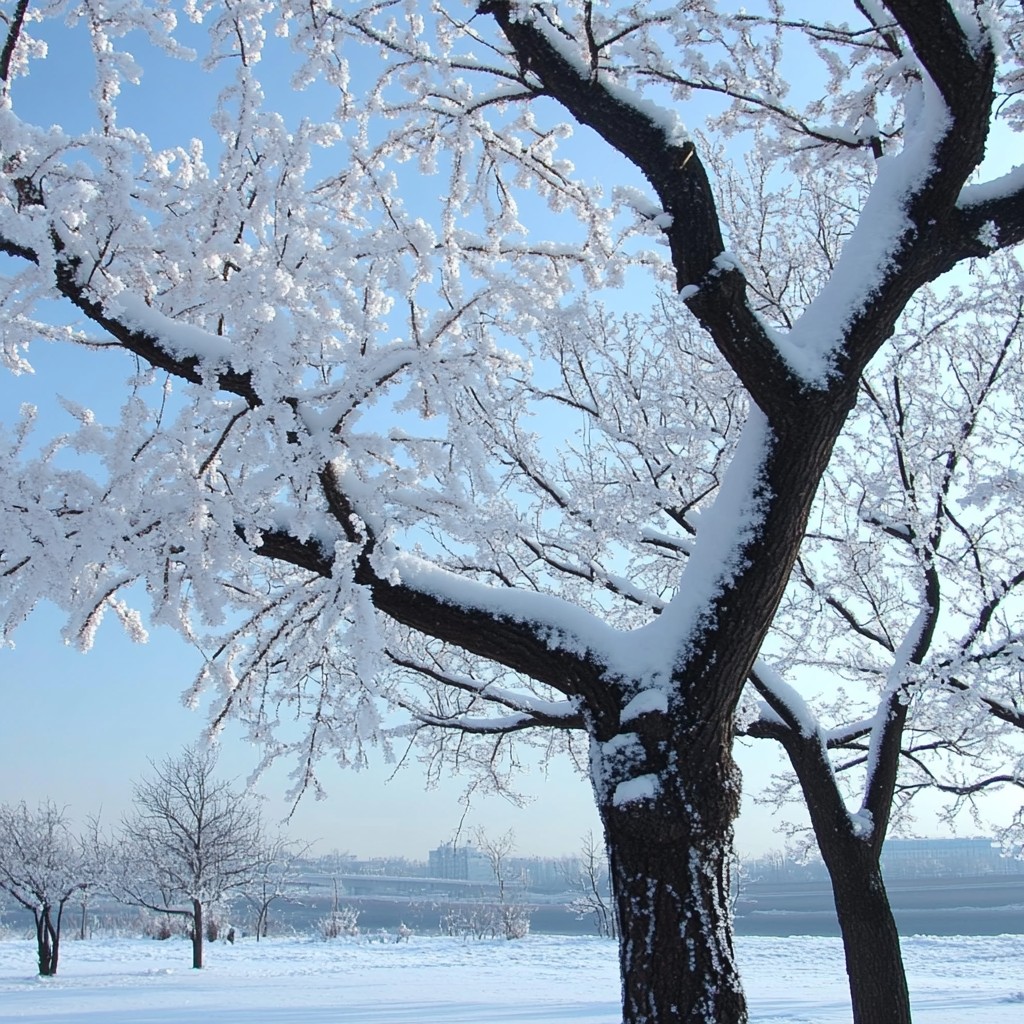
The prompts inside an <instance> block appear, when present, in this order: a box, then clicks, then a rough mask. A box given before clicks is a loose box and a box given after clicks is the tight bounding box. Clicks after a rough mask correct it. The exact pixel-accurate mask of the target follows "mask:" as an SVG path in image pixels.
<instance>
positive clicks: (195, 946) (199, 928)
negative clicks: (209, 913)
mask: <svg viewBox="0 0 1024 1024" xmlns="http://www.w3.org/2000/svg"><path fill="white" fill-rule="evenodd" d="M202 966H203V904H202V903H201V902H200V901H199V900H193V901H192V967H193V968H194V969H195V970H197V971H198V970H200V969H201V968H202Z"/></svg>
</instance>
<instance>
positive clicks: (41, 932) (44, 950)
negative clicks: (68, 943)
mask: <svg viewBox="0 0 1024 1024" xmlns="http://www.w3.org/2000/svg"><path fill="white" fill-rule="evenodd" d="M35 918H36V949H37V951H38V954H39V976H40V977H42V978H51V977H53V976H54V975H55V974H56V973H57V960H58V958H59V956H60V917H59V915H58V917H57V927H56V928H54V926H53V920H52V919H51V917H50V907H49V906H48V905H46V906H44V907H43V908H42V910H37V911H36V912H35Z"/></svg>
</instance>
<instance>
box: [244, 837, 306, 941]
mask: <svg viewBox="0 0 1024 1024" xmlns="http://www.w3.org/2000/svg"><path fill="white" fill-rule="evenodd" d="M310 846H311V844H310V843H299V842H296V841H295V840H291V839H288V838H286V837H285V836H283V835H280V834H278V835H276V836H274V838H273V839H271V840H269V841H264V842H263V844H262V845H261V847H260V849H259V851H258V857H257V862H256V864H255V865H254V870H253V877H252V881H251V882H250V883H249V884H248V885H247V886H246V887H245V890H244V896H245V898H246V900H247V901H248V902H249V904H250V905H251V906H252V907H253V909H254V910H255V912H256V928H255V931H256V941H257V942H259V940H260V939H265V938H266V937H267V933H268V930H269V927H270V908H271V906H273V904H274V903H276V902H278V901H279V900H281V901H285V902H294V901H296V900H298V899H299V898H300V891H299V886H298V878H299V875H300V874H301V871H302V864H301V863H300V862H301V861H302V859H303V858H304V857H305V856H306V854H307V853H308V852H309V848H310Z"/></svg>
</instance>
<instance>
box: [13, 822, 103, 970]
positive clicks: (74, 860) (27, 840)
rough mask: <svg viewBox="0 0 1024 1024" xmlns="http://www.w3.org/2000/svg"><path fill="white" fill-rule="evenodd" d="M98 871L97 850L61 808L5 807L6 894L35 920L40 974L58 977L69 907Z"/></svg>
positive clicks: (90, 885)
mask: <svg viewBox="0 0 1024 1024" xmlns="http://www.w3.org/2000/svg"><path fill="white" fill-rule="evenodd" d="M98 873H99V860H98V857H97V854H96V850H95V849H94V848H93V847H92V846H91V845H90V844H89V843H88V842H86V841H85V840H84V838H83V837H81V836H78V835H75V834H74V832H72V830H71V828H70V827H69V825H68V822H67V817H66V815H65V813H64V812H63V811H62V810H61V809H60V808H58V807H57V806H56V805H55V804H52V803H49V802H47V803H42V804H40V805H39V806H38V807H36V808H30V807H28V806H27V805H26V804H24V803H20V804H17V805H11V804H0V890H3V891H4V892H6V893H7V894H8V895H9V896H10V897H11V899H12V900H13V901H14V902H15V903H16V904H17V905H18V906H20V907H23V908H24V909H25V910H28V911H30V912H31V914H32V916H33V919H34V920H35V926H36V949H37V952H38V958H39V973H40V975H44V976H50V975H54V974H56V973H57V965H58V961H59V959H60V932H61V925H62V924H63V921H64V908H65V907H66V906H67V904H68V901H70V900H73V899H81V898H82V895H83V893H85V892H87V891H88V890H89V889H90V888H92V887H93V886H95V884H96V882H97V876H98Z"/></svg>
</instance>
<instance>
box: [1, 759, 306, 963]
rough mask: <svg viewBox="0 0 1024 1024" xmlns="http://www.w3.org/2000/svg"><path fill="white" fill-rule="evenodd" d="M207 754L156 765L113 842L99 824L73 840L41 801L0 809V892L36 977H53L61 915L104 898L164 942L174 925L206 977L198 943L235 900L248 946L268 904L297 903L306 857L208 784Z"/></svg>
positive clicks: (237, 797)
mask: <svg viewBox="0 0 1024 1024" xmlns="http://www.w3.org/2000/svg"><path fill="white" fill-rule="evenodd" d="M216 768H217V759H216V755H215V753H214V752H213V751H211V750H208V749H200V748H197V747H189V748H187V749H185V750H184V751H182V753H180V754H179V755H178V756H176V757H171V758H168V759H167V760H165V761H164V762H162V763H161V764H153V765H152V766H151V772H150V774H149V775H148V776H146V777H145V778H143V779H141V780H140V781H139V782H138V783H136V786H135V791H134V796H133V801H132V810H131V811H130V812H129V813H128V814H127V815H125V816H124V818H123V819H122V820H121V822H120V823H119V824H118V825H117V826H116V827H115V828H114V829H113V830H111V831H109V832H104V831H103V829H102V828H101V826H100V823H99V822H98V821H97V820H92V821H90V822H89V823H88V825H87V827H86V828H85V829H84V830H82V831H78V832H76V831H75V830H74V829H73V828H72V827H71V825H70V823H69V821H68V818H67V814H66V812H65V811H64V810H63V809H61V808H59V807H58V806H57V805H56V804H54V803H52V802H50V801H44V802H42V803H40V804H39V805H38V806H37V807H34V808H33V807H30V806H28V805H27V804H25V803H19V804H16V805H13V804H3V805H0V892H2V893H4V894H6V895H7V896H8V897H9V898H10V900H11V901H13V903H14V905H15V906H18V907H21V908H22V909H24V910H26V911H28V912H30V913H31V914H32V916H33V919H34V922H35V931H36V946H37V952H38V962H39V973H40V975H43V976H51V975H54V974H56V973H57V967H58V962H59V957H60V940H61V930H62V926H63V924H64V922H65V918H66V914H67V911H68V910H69V908H72V907H78V908H80V909H81V914H82V924H81V929H80V933H81V934H82V935H83V936H84V934H85V915H86V909H87V907H88V904H89V902H90V900H93V899H94V898H96V897H98V896H101V895H102V896H107V897H112V898H113V899H115V900H117V901H118V902H120V903H122V904H125V905H128V906H134V907H139V908H142V909H144V910H146V911H149V912H152V913H155V914H157V915H159V919H160V920H161V921H162V928H163V930H164V933H165V934H167V935H170V934H171V933H172V932H173V930H174V929H173V926H172V924H171V922H172V921H173V920H175V919H177V920H178V921H180V923H181V925H182V927H183V929H184V931H185V933H186V934H187V935H188V936H189V938H190V939H191V942H192V966H193V967H194V968H201V967H202V966H203V940H204V938H210V939H212V938H216V936H217V931H218V927H219V920H218V916H217V914H216V912H217V911H218V909H219V908H221V907H222V906H223V905H224V904H225V903H227V902H228V901H229V900H232V899H236V898H243V899H244V900H245V901H247V902H248V903H249V904H250V906H251V907H252V910H253V914H254V917H255V920H256V928H255V932H256V937H257V939H259V938H260V937H261V936H265V935H266V933H267V927H268V920H269V914H270V909H271V907H272V905H273V904H274V903H275V902H276V901H278V900H281V899H285V898H288V897H290V896H292V895H293V894H294V882H295V878H296V872H297V865H298V861H299V857H300V856H301V855H302V854H304V853H305V852H306V851H307V849H308V847H306V846H302V845H301V844H298V843H296V842H294V841H292V840H289V839H287V838H286V837H285V836H282V835H280V834H278V835H271V834H269V833H268V832H267V830H266V828H265V826H264V823H263V820H262V818H261V816H260V813H259V808H258V807H257V805H256V803H255V801H254V800H253V799H252V798H251V797H249V796H247V795H246V794H245V793H244V792H243V791H242V790H240V789H237V788H235V787H233V786H232V784H231V783H229V782H226V781H223V780H221V779H218V778H217V775H216Z"/></svg>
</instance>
